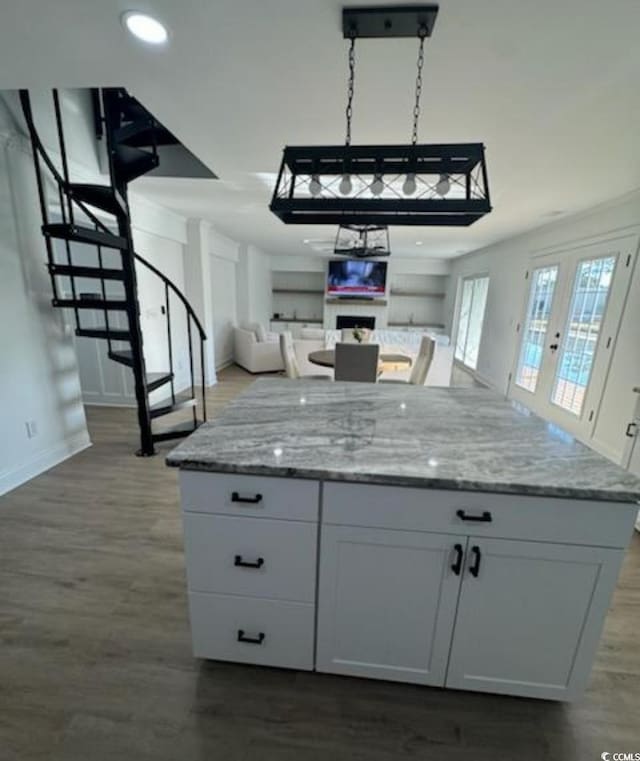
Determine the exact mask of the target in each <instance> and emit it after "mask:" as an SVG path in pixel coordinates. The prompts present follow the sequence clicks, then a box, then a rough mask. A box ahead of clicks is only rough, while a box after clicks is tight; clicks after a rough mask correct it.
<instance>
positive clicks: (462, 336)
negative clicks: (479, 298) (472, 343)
mask: <svg viewBox="0 0 640 761" xmlns="http://www.w3.org/2000/svg"><path fill="white" fill-rule="evenodd" d="M472 294H473V280H464V281H463V282H462V299H461V303H460V319H459V321H458V335H457V337H456V359H459V360H460V362H464V348H465V345H466V343H467V330H468V329H469V314H470V312H471V297H472Z"/></svg>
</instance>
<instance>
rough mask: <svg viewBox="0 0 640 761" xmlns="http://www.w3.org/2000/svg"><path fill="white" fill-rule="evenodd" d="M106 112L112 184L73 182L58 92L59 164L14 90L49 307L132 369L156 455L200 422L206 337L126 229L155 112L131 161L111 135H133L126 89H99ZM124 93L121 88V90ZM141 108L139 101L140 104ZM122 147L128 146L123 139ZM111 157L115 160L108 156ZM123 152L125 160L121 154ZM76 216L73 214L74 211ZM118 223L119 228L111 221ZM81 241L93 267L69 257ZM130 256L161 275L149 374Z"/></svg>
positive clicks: (145, 432) (144, 123)
mask: <svg viewBox="0 0 640 761" xmlns="http://www.w3.org/2000/svg"><path fill="white" fill-rule="evenodd" d="M103 92H104V94H103V96H102V97H103V101H104V117H101V118H103V119H104V122H105V127H106V134H107V138H108V140H107V146H108V151H109V156H110V161H109V166H110V180H111V184H110V185H84V184H77V183H72V182H71V179H70V174H69V162H68V158H67V150H66V144H65V136H64V130H63V124H62V112H61V107H60V98H59V94H58V91H57V90H53V112H54V115H55V124H56V129H57V135H58V147H59V152H60V161H61V169H58V168H57V167H56V165H55V163H54V162H53V161H52V159H51V157H50V156H49V154H48V152H47V150H46V148H45V146H44V145H43V143H42V141H41V139H40V136H39V133H38V130H37V129H36V126H35V122H34V117H33V112H32V108H31V102H30V98H29V93H28V91H26V90H21V91H20V101H21V104H22V110H23V113H24V116H25V120H26V124H27V129H28V131H29V137H30V139H31V145H32V152H33V160H34V168H35V174H36V183H37V188H38V195H39V203H40V211H41V216H42V223H43V227H42V230H43V234H44V236H45V244H46V253H47V262H48V269H49V273H50V277H51V284H52V290H53V301H52V303H53V305H54V306H55V307H64V308H71V309H72V310H73V313H74V317H75V323H76V335H78V336H88V337H94V338H99V339H106V341H107V355H108V357H109V358H110V359H112V360H113V361H116V362H119V363H120V364H123V365H126V366H128V367H130V368H131V370H132V372H133V374H134V380H135V389H136V403H137V409H138V422H139V426H140V438H141V447H140V450H139V452H138V454H142V455H150V454H154V451H155V450H154V443H155V442H158V441H167V440H171V439H175V438H179V437H181V436H185V435H188V433H190V432H191V431H193V430H195V428H197V426H198V425H199V424H200V422H201V421H200V420H199V419H198V415H197V411H196V406H197V404H198V402H199V403H200V404H201V411H202V421H205V420H206V419H207V418H206V414H207V413H206V385H205V384H206V377H205V375H206V373H205V352H204V342H205V341H206V339H207V337H206V334H205V331H204V329H203V327H202V324H201V322H200V320H199V319H198V316H197V315H196V313H195V311H194V310H193V308H192V306H191V304H190V303H189V301H188V300H187V299H186V297H185V296H184V294H183V293H182V292H181V291H180V289H179V288H178V287H177V286H176V285H175V284H174V283H173V282H172V281H171V280H170V279H169V278H168V277H167V276H166V275H164V274H163V273H162V272H161V271H160V270H158V269H157V268H156V267H154V266H153V265H152V264H151V263H150V262H148V261H147V260H146V259H144V258H143V257H141V256H139V255H138V254H136V253H135V251H134V249H133V239H132V232H131V220H130V215H129V206H128V202H127V183H128V182H129V181H131V179H133V178H135V176H139V174H140V173H141V172H142V171H148V168H147V169H143V167H145V166H146V167H151V166H152V165H153V166H157V151H156V137H155V135H154V134H153V125H154V124H155V122H154V120H153V119H150V118H149V117H148V114H147V115H146V116H144V117H143V118H142V119H141V120H140V122H139V130H140V132H139V134H140V135H141V136H142V137H141V142H142V143H143V144H144V142H145V141H144V136H146V135H147V134H148V135H149V136H150V140H151V144H150V146H149V147H150V148H151V153H150V154H146V155H147V156H148V159H149V160H148V161H145V160H144V156H145V153H144V151H143V150H142V149H141V148H136V154H135V156H134V157H133V158H134V161H135V166H127V165H126V164H123V163H122V162H123V161H126V157H127V155H128V153H127V151H126V150H125V151H124V152H122V151H120V148H121V146H120V145H119V144H118V142H117V135H118V134H125V135H126V137H127V139H130V138H131V135H135V134H136V124H135V123H131V122H130V121H129V122H128V123H127V124H126V127H123V126H122V125H123V118H122V113H123V110H122V109H123V108H124V107H125V106H126V105H127V101H126V93H125V92H124V91H116V90H113V89H111V90H105V91H103ZM123 93H124V94H123ZM138 108H139V109H140V108H141V107H140V106H138ZM124 147H125V148H126V146H124ZM114 156H115V157H116V159H117V160H116V159H114ZM123 156H124V159H123V158H122V157H123ZM44 170H46V171H48V174H49V176H50V179H51V180H53V184H54V185H55V187H56V190H57V196H58V200H59V204H60V218H61V220H62V223H61V224H60V223H55V224H51V220H50V214H49V204H48V200H47V186H46V185H45V175H44ZM90 206H92V207H94V208H96V209H100V210H101V211H102V212H105V213H106V214H108V215H111V216H113V217H114V218H115V220H114V223H112V224H111V225H110V224H109V223H107V222H105V221H103V220H102V219H100V218H99V216H97V215H96V214H95V213H94V212H93V211H92V210H91V208H89V207H90ZM79 214H80V215H81V221H80V222H79V221H78V215H79ZM114 226H117V232H114V231H113V227H114ZM54 239H59V240H61V241H63V242H64V258H65V260H66V263H65V264H61V263H59V262H58V261H57V260H56V256H55V250H54V244H53V240H54ZM72 241H75V242H77V243H82V244H85V245H90V246H92V247H95V249H96V252H97V266H95V267H94V266H86V263H85V262H83V264H82V265H79V264H75V263H74V261H73V256H72V250H71V242H72ZM104 247H106V248H110V249H113V250H116V251H118V252H119V254H120V256H121V261H122V267H121V268H113V267H105V266H104V256H103V248H104ZM136 263H138V264H139V265H141V266H142V267H144V268H146V269H147V270H149V271H150V272H151V273H152V274H153V275H154V276H156V277H157V278H159V279H160V281H161V283H162V286H163V290H164V298H165V304H164V314H165V317H166V328H167V354H168V362H169V368H168V370H167V372H161V373H151V374H147V372H146V367H145V358H144V352H143V347H142V330H141V323H140V308H139V304H138V294H137V278H136ZM60 276H64V277H67V278H68V282H69V288H70V298H68V297H65V298H60V295H59V292H58V283H57V277H60ZM76 277H80V278H92V279H97V280H100V292H99V293H78V291H77V285H76V281H75V278H76ZM105 281H109V282H114V281H116V282H118V281H119V282H121V283H122V286H123V287H124V291H125V296H124V299H123V298H113V297H112V296H111V295H110V294H109V293H108V292H107V287H106V283H105ZM171 297H174V298H177V300H178V301H179V302H180V304H181V305H182V307H183V308H184V310H185V315H186V333H187V336H186V338H187V345H188V352H189V372H190V378H189V383H188V388H189V391H190V396H189V397H188V399H178V397H177V393H176V382H175V371H174V357H175V347H174V336H173V332H172V326H171V318H172V311H171ZM84 309H94V310H96V311H102V312H103V313H104V328H86V327H83V325H82V321H81V313H82V310H84ZM114 310H117V311H121V312H125V313H126V315H127V321H128V328H127V330H124V331H123V330H121V329H119V328H116V327H114V325H113V324H112V323H110V317H109V315H110V312H112V311H114ZM194 329H195V332H196V335H197V341H198V344H199V357H198V359H199V365H200V377H199V379H198V382H196V377H195V372H196V368H195V361H194V360H195V357H194V353H195V352H194V340H193V331H194ZM113 341H124V342H128V343H129V346H130V348H129V349H127V350H116V349H114V348H113V345H112V342H113ZM166 384H170V388H171V398H170V400H168V401H167V402H162V403H160V404H159V405H155V406H153V407H152V406H151V405H150V401H149V395H150V393H152V392H153V391H155V390H157V389H159V388H160V387H162V386H164V385H166ZM196 386H199V387H200V390H201V395H200V399H199V400H198V399H197V398H196ZM186 407H191V408H192V422H191V423H190V424H188V425H187V426H186V427H184V426H183V427H178V428H175V429H172V430H168V431H162V432H154V431H153V430H152V420H153V419H156V418H158V417H161V416H163V415H166V414H169V413H171V412H174V411H177V410H179V409H183V408H186Z"/></svg>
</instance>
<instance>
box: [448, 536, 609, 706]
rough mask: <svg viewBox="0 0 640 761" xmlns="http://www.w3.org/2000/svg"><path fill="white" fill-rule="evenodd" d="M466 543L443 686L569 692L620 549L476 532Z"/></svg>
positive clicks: (579, 681) (582, 679)
mask: <svg viewBox="0 0 640 761" xmlns="http://www.w3.org/2000/svg"><path fill="white" fill-rule="evenodd" d="M467 546H468V551H467V560H466V564H465V565H466V568H465V572H464V579H463V582H462V589H461V591H460V602H459V604H458V614H457V618H456V624H455V631H454V635H453V646H452V649H451V657H450V661H449V670H448V673H447V687H454V688H457V689H463V690H477V691H480V692H499V693H503V694H512V695H523V696H527V697H537V698H548V699H555V700H571V699H573V698H575V697H576V696H577V695H579V694H580V692H581V691H582V690H583V689H584V687H585V686H586V684H587V681H588V678H589V672H590V670H591V664H592V662H593V657H594V655H595V651H596V649H597V646H598V640H599V638H600V632H601V629H602V624H603V622H604V617H605V615H606V612H607V607H608V604H609V599H610V595H611V593H612V591H613V588H614V586H615V582H616V577H617V574H618V570H619V568H620V563H621V562H622V554H623V553H622V551H621V550H610V549H602V548H599V547H579V546H573V545H562V544H546V543H542V542H519V541H510V540H503V539H485V538H480V537H471V538H470V539H469V542H468V545H467Z"/></svg>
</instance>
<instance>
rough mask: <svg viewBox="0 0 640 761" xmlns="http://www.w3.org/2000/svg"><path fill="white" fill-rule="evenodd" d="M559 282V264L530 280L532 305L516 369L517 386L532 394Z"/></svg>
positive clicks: (538, 270)
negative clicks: (554, 295)
mask: <svg viewBox="0 0 640 761" xmlns="http://www.w3.org/2000/svg"><path fill="white" fill-rule="evenodd" d="M557 280H558V267H557V266H556V265H554V266H553V267H543V268H542V269H537V270H534V272H533V278H532V280H531V292H530V296H529V306H528V307H527V316H526V320H525V324H524V330H523V331H522V343H521V345H520V357H519V359H518V366H517V370H516V384H517V385H518V386H520V388H523V389H524V390H525V391H531V393H535V390H536V387H537V385H538V377H539V375H540V367H541V365H542V358H543V356H544V347H545V342H546V338H547V331H548V329H549V317H550V315H551V306H552V304H553V294H554V291H555V287H556V282H557Z"/></svg>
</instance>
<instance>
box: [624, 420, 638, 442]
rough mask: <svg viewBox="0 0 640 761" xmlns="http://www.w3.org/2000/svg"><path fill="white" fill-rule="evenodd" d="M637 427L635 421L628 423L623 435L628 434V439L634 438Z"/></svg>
mask: <svg viewBox="0 0 640 761" xmlns="http://www.w3.org/2000/svg"><path fill="white" fill-rule="evenodd" d="M637 428H638V424H637V423H629V425H628V426H627V430H626V431H625V432H624V435H625V436H628V437H629V438H630V439H633V438H635V435H636V431H637Z"/></svg>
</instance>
